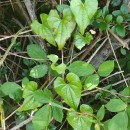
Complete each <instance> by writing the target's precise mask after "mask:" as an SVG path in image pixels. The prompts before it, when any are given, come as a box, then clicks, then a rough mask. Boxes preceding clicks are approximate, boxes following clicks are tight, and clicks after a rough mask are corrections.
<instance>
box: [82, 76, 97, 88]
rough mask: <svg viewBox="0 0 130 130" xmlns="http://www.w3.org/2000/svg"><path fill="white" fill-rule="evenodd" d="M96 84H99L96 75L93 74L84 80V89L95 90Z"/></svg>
mask: <svg viewBox="0 0 130 130" xmlns="http://www.w3.org/2000/svg"><path fill="white" fill-rule="evenodd" d="M98 84H99V76H98V74H93V75H90V76H88V77H87V78H86V80H85V86H84V88H85V89H86V90H92V89H94V88H96V87H97V86H98Z"/></svg>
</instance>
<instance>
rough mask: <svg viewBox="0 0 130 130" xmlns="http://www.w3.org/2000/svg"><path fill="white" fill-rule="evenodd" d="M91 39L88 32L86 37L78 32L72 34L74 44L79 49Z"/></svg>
mask: <svg viewBox="0 0 130 130" xmlns="http://www.w3.org/2000/svg"><path fill="white" fill-rule="evenodd" d="M92 39H93V38H92V36H91V34H90V33H87V34H86V37H84V36H82V35H81V34H80V33H76V34H75V36H74V45H75V46H76V47H77V48H78V49H79V50H81V49H82V48H83V47H84V46H85V45H86V44H88V43H90V41H91V40H92Z"/></svg>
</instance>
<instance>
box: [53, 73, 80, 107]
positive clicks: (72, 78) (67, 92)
mask: <svg viewBox="0 0 130 130" xmlns="http://www.w3.org/2000/svg"><path fill="white" fill-rule="evenodd" d="M66 79H67V81H68V83H65V81H64V80H63V79H62V78H61V77H58V78H57V79H56V80H55V81H54V89H55V91H56V92H57V93H58V94H59V95H60V96H61V97H62V98H63V99H64V101H65V102H66V103H67V104H68V105H69V106H70V107H72V108H74V109H77V107H78V105H79V101H80V97H81V89H82V85H81V82H80V79H79V77H78V76H77V75H75V74H73V73H69V74H67V76H66Z"/></svg>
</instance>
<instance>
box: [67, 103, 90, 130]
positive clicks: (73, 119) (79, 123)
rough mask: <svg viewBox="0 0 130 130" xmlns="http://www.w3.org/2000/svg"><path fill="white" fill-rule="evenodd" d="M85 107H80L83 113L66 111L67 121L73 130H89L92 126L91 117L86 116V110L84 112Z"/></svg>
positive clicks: (71, 110)
mask: <svg viewBox="0 0 130 130" xmlns="http://www.w3.org/2000/svg"><path fill="white" fill-rule="evenodd" d="M86 107H88V106H86ZM86 107H85V105H83V106H82V105H81V107H80V110H81V109H83V108H84V111H81V113H79V112H76V111H75V110H73V109H70V110H69V111H68V113H67V121H68V123H69V124H70V125H71V126H72V127H73V129H74V130H90V128H91V125H92V122H91V121H92V117H91V116H88V115H87V114H88V113H89V112H90V111H88V109H86V110H85V108H86ZM89 114H91V113H89Z"/></svg>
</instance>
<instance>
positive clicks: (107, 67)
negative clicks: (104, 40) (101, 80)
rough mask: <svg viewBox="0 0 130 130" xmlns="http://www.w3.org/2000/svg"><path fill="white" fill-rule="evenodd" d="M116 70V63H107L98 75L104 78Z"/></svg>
mask: <svg viewBox="0 0 130 130" xmlns="http://www.w3.org/2000/svg"><path fill="white" fill-rule="evenodd" d="M113 69H114V61H105V62H103V63H102V64H101V65H100V66H99V68H98V74H99V75H100V76H102V77H106V76H108V75H109V74H110V73H111V72H112V71H113Z"/></svg>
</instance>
